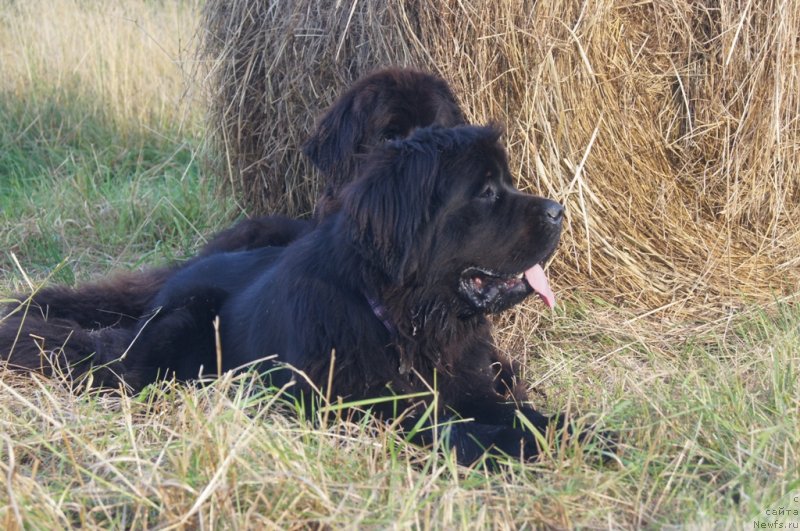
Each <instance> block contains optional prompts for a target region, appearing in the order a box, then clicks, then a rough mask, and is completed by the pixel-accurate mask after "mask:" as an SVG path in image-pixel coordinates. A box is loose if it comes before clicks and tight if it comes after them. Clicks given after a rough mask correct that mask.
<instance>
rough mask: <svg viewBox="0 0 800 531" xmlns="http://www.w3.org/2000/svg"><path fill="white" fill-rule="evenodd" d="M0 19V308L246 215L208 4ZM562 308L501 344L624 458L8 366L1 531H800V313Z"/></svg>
mask: <svg viewBox="0 0 800 531" xmlns="http://www.w3.org/2000/svg"><path fill="white" fill-rule="evenodd" d="M0 7H1V8H2V9H0V65H2V66H0V68H2V71H0V250H2V254H0V272H2V274H1V276H0V298H4V297H7V296H10V295H11V294H14V293H18V292H23V293H24V292H26V291H30V290H31V289H35V287H37V286H39V285H41V284H42V283H44V282H65V283H70V284H71V283H75V282H80V281H82V280H86V279H90V278H96V277H97V276H100V275H104V274H107V273H109V272H111V271H114V270H118V269H132V268H138V267H145V266H148V265H154V264H161V263H164V262H167V261H174V260H180V259H183V258H185V257H187V256H189V255H191V254H192V252H193V251H194V250H195V249H196V248H197V247H198V246H199V245H200V244H201V243H202V242H203V241H204V238H205V237H207V236H208V235H210V234H212V233H213V232H214V231H216V230H219V229H221V228H224V227H226V226H228V225H229V224H230V223H231V221H232V220H233V219H235V217H236V216H237V215H238V214H239V208H238V207H237V204H236V202H235V200H234V199H233V198H231V197H230V196H229V195H228V194H225V193H224V192H221V191H220V189H219V187H218V182H219V177H218V176H216V175H210V174H208V173H206V171H207V170H204V168H205V167H206V166H205V165H204V164H203V163H202V162H203V160H204V158H205V157H207V156H211V155H210V153H209V152H208V151H207V150H206V148H205V147H204V146H205V142H204V140H205V139H204V127H203V122H202V116H203V105H202V102H201V100H200V99H199V98H196V97H194V96H193V94H194V92H195V91H194V89H193V86H192V84H191V83H187V82H186V79H188V78H189V76H188V74H189V73H190V72H193V65H192V63H191V60H192V54H191V43H192V32H193V28H194V23H195V20H196V17H197V6H196V5H194V4H193V3H191V2H183V3H180V2H166V3H161V2H149V1H145V0H124V1H122V2H115V3H108V4H107V5H106V4H103V3H92V2H83V1H80V0H48V1H44V0H35V1H29V2H24V3H23V2H12V1H9V0H0ZM556 267H557V266H556ZM554 288H555V290H556V294H557V296H558V297H559V298H560V301H561V304H560V306H559V307H558V309H557V310H556V311H554V312H552V313H549V312H545V311H544V310H543V308H542V307H541V305H539V304H536V303H535V302H528V303H525V304H524V305H523V307H522V308H521V310H520V311H519V312H518V313H515V314H512V315H510V316H507V317H504V318H503V319H502V320H501V321H500V322H499V323H498V333H497V337H498V341H499V343H500V345H501V346H502V348H504V349H506V350H508V351H509V352H510V353H512V355H513V356H515V357H516V358H517V359H519V360H520V361H521V362H522V363H523V365H524V366H525V368H526V377H527V380H528V382H529V383H530V386H531V388H532V390H533V392H532V396H534V397H536V402H537V405H538V406H539V407H541V408H542V409H543V410H545V411H548V412H555V411H559V410H565V409H568V410H569V411H571V412H572V413H573V415H575V416H576V417H577V418H580V419H583V420H586V421H590V420H591V421H594V422H597V423H598V424H599V425H601V426H603V427H604V428H607V429H610V430H614V431H616V432H618V433H619V434H620V450H619V454H618V456H617V459H615V460H614V461H613V462H611V463H606V464H602V463H600V462H598V461H597V460H596V459H595V458H593V457H592V456H591V455H590V453H588V452H585V451H584V449H583V448H580V447H575V446H573V445H566V446H563V445H558V444H555V445H554V448H553V450H552V452H550V453H548V454H547V455H545V456H544V457H543V459H542V460H541V462H539V463H536V464H534V465H526V466H522V465H519V464H516V463H509V465H508V467H506V468H505V469H504V470H503V471H502V472H500V473H489V472H486V471H485V470H484V469H483V468H482V467H481V466H476V467H475V468H474V469H467V468H463V467H458V466H456V465H455V464H454V461H453V459H452V458H451V457H450V456H447V455H442V454H440V453H436V452H430V451H427V450H420V449H418V448H415V447H413V446H409V445H406V444H405V443H404V442H403V440H402V436H400V435H399V434H397V433H396V432H394V431H392V430H391V429H388V428H386V427H384V426H380V425H378V424H375V423H369V422H364V423H362V424H359V425H354V424H348V423H344V422H336V421H334V420H332V419H329V421H328V422H327V423H326V424H324V425H322V426H319V425H311V424H310V423H307V422H304V421H301V420H298V418H297V416H296V415H294V414H293V412H292V410H291V409H292V408H291V406H290V405H287V404H286V402H284V401H283V400H282V399H281V397H280V394H279V393H276V392H273V391H269V392H265V391H263V390H260V389H259V387H258V382H257V379H256V378H255V377H254V376H252V375H239V376H235V377H234V376H227V377H226V378H223V379H222V380H220V381H217V382H214V383H213V384H211V385H208V386H205V387H190V386H184V385H170V384H164V385H161V386H157V387H153V388H151V389H149V390H148V391H147V392H145V393H144V394H142V395H139V396H135V397H123V398H119V397H109V396H102V395H91V394H81V395H75V394H72V393H70V392H69V391H68V390H67V389H66V388H65V387H64V386H63V385H60V384H59V383H58V382H53V381H47V380H44V379H41V378H37V377H31V376H30V375H19V374H13V373H9V372H0V477H2V486H0V526H2V527H3V528H5V529H15V528H27V529H57V528H65V527H70V526H76V527H77V526H81V527H86V528H90V529H92V528H97V529H106V528H132V529H141V528H151V527H165V528H193V529H211V528H238V529H259V528H280V529H284V528H300V527H316V526H332V527H335V528H339V527H342V528H356V527H364V526H368V527H400V528H405V527H421V528H428V527H435V528H447V529H452V528H461V527H463V528H486V527H500V528H518V527H525V526H527V527H540V526H542V527H545V526H549V527H556V528H562V527H572V526H575V527H600V528H606V527H612V528H638V527H642V526H647V527H661V526H665V525H681V524H689V525H691V526H693V527H694V526H696V527H702V528H712V527H713V528H733V527H742V526H744V527H748V528H753V526H754V524H758V523H762V522H763V523H767V522H770V523H774V522H778V523H781V524H783V525H784V528H791V527H790V526H791V525H796V524H792V523H793V522H798V521H800V470H799V469H800V456H799V455H798V454H799V453H800V422H799V420H800V378H799V377H798V374H800V305H798V296H797V295H795V296H789V297H785V296H784V297H782V298H777V297H776V299H775V300H774V301H773V302H772V303H771V304H759V305H755V304H750V303H748V301H746V300H743V301H741V302H740V303H739V304H736V305H730V306H729V307H725V308H722V307H714V308H713V311H709V313H708V315H713V318H709V319H704V318H702V315H701V314H698V315H696V316H695V317H692V318H686V317H683V318H680V319H679V318H677V317H671V318H670V317H669V316H667V314H665V313H660V312H654V313H652V314H649V315H648V312H645V311H640V312H635V311H633V310H630V309H621V308H619V307H617V306H615V305H613V304H611V303H608V302H605V301H602V300H599V299H597V298H596V297H593V296H592V295H590V294H588V293H582V292H568V291H565V290H559V287H558V286H554ZM798 295H800V293H798ZM703 304H708V302H703ZM792 511H795V512H792Z"/></svg>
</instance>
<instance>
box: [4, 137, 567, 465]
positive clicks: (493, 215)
mask: <svg viewBox="0 0 800 531" xmlns="http://www.w3.org/2000/svg"><path fill="white" fill-rule="evenodd" d="M498 137H499V133H498V131H497V130H495V129H494V128H491V127H473V126H461V127H456V128H450V129H444V128H427V129H422V130H419V131H417V132H416V133H414V134H412V135H411V137H409V138H408V139H407V140H401V141H395V142H391V143H388V144H386V145H384V146H383V147H379V148H377V149H375V150H374V151H373V152H372V153H371V154H370V155H369V156H368V157H367V159H366V161H365V164H364V167H363V168H362V172H361V173H362V176H361V177H360V178H359V179H358V180H356V181H355V182H354V183H352V184H351V185H349V186H348V187H346V188H345V189H344V190H343V192H342V194H341V208H340V209H339V210H338V211H337V212H336V213H334V214H332V215H330V216H327V217H326V218H325V219H324V220H322V221H321V223H320V224H319V226H318V227H317V228H315V229H314V230H313V231H311V232H310V233H309V234H307V235H305V236H304V237H302V238H301V239H299V240H298V241H296V242H294V243H292V244H291V245H290V246H288V247H287V248H285V249H278V248H266V249H259V250H255V251H249V252H240V253H227V254H218V255H214V256H210V257H207V258H204V259H201V260H199V261H197V262H195V263H193V264H191V265H190V266H188V267H186V268H184V269H182V270H181V271H179V272H177V273H176V274H174V275H173V276H171V277H170V278H169V279H168V281H167V282H166V284H165V285H164V287H163V289H162V290H161V291H160V292H159V294H158V295H157V297H156V299H155V302H154V307H153V308H152V314H151V315H150V316H148V317H147V318H146V319H143V320H142V321H141V322H140V324H139V328H138V330H137V331H136V333H135V334H134V335H135V336H136V339H135V340H133V335H132V336H131V337H130V339H132V341H133V342H132V344H131V345H130V346H127V347H126V346H125V345H123V343H124V341H122V339H121V336H120V335H119V332H120V331H119V330H107V331H105V334H104V333H102V332H101V333H99V334H97V335H96V337H94V338H88V337H84V338H81V340H82V341H84V343H83V344H81V345H79V348H78V349H77V350H76V349H75V348H74V347H73V346H72V345H74V343H72V342H71V341H66V347H65V350H64V351H63V354H62V355H61V356H60V357H59V359H57V360H55V361H56V362H57V363H61V364H62V365H67V366H70V367H72V368H76V370H78V371H79V372H80V371H85V370H86V368H88V366H89V365H95V366H102V367H103V368H102V371H101V374H100V375H99V378H98V380H97V381H99V382H101V383H105V384H108V383H113V381H115V378H116V377H121V378H122V379H123V380H125V381H126V383H128V384H129V385H131V386H133V387H134V388H135V389H138V388H141V387H142V386H143V385H146V384H148V383H150V382H152V381H154V380H156V379H157V378H159V377H172V376H174V377H177V378H179V379H191V378H195V377H196V376H197V374H198V372H200V368H201V366H202V367H203V372H204V373H205V374H208V373H213V372H215V370H216V366H217V364H216V361H215V357H216V351H215V331H214V328H213V326H212V321H213V319H214V318H215V317H217V316H218V317H219V322H220V338H221V350H222V370H234V369H237V368H239V367H242V366H246V365H249V364H252V363H254V362H258V360H262V359H265V358H266V357H268V356H271V355H275V356H277V359H276V360H275V361H263V362H261V365H260V368H261V369H274V368H275V367H280V366H281V365H276V361H277V362H278V363H280V364H288V365H289V366H291V367H292V369H291V370H290V369H278V370H272V372H271V377H272V379H273V383H275V384H276V385H281V384H284V383H286V382H288V381H289V380H290V379H292V378H295V379H296V385H295V386H294V389H295V392H296V393H298V394H313V393H312V388H314V387H316V388H317V389H320V390H321V391H322V393H323V395H325V396H332V397H342V398H343V399H344V400H347V401H349V400H361V399H374V398H380V397H387V396H391V395H409V394H416V395H418V394H419V393H422V392H425V391H427V390H429V389H431V388H432V387H433V386H434V385H436V388H437V390H438V400H437V402H436V407H437V408H438V415H439V418H445V419H447V418H462V419H469V420H468V421H467V422H464V423H458V424H455V425H453V427H452V428H451V431H450V433H449V442H450V444H451V445H452V447H454V448H455V449H456V452H457V456H458V459H459V461H461V462H463V463H470V462H473V461H474V460H475V459H477V458H478V457H479V456H480V455H481V454H482V453H483V450H484V449H485V448H492V449H494V450H493V451H497V450H499V451H502V452H504V453H507V454H510V455H514V456H518V455H524V456H526V457H533V456H535V455H536V454H537V444H536V439H535V437H534V435H533V434H532V433H530V432H528V431H526V430H524V429H521V428H520V427H517V426H516V424H515V422H516V421H517V416H518V415H522V416H524V417H525V418H526V419H527V421H529V423H530V424H531V425H532V426H533V427H534V428H535V429H536V430H539V431H544V430H545V429H546V428H547V426H548V423H550V421H551V419H548V418H547V417H545V416H543V415H541V414H539V413H538V412H536V411H535V410H534V409H533V408H531V407H530V406H528V405H526V404H523V403H521V402H522V401H524V399H525V392H524V391H523V390H522V389H521V388H520V387H519V386H518V385H517V384H516V371H515V369H514V368H513V367H512V365H511V363H510V361H509V360H507V359H506V358H505V357H504V356H503V355H502V354H501V353H500V352H498V351H497V349H496V348H495V347H494V346H493V341H492V337H491V325H490V322H489V321H488V319H487V317H486V316H487V314H490V313H496V312H500V311H503V310H505V309H508V308H510V307H511V306H513V305H514V304H516V303H518V302H520V301H521V300H523V299H524V298H525V297H527V296H528V295H529V294H530V293H533V292H537V293H538V294H539V295H540V296H541V297H542V298H543V299H544V300H545V302H546V303H547V304H548V305H552V304H553V296H552V292H551V291H550V289H549V287H548V285H547V280H546V278H545V276H544V273H543V270H542V264H543V263H544V262H545V261H546V260H547V259H548V257H549V256H551V254H552V253H553V252H554V250H555V248H556V245H557V243H558V239H559V234H560V230H561V219H562V212H563V211H562V208H561V206H560V205H558V204H557V203H555V202H553V201H550V200H547V199H543V198H539V197H534V196H529V195H526V194H522V193H520V192H519V191H517V190H516V189H514V187H513V185H512V179H511V176H510V174H509V170H508V165H507V162H506V157H505V152H504V150H503V148H502V147H501V145H500V144H499V143H498ZM47 332H49V333H55V331H54V330H48V331H47ZM42 335H44V334H42ZM60 337H62V338H65V336H64V334H63V332H62V334H61V336H60ZM88 341H92V343H91V347H90V348H87V347H88V346H89V345H88V343H87V342H88ZM81 348H83V349H84V350H83V351H81ZM92 352H97V353H96V354H95V355H94V356H92V355H91V353H92ZM121 352H125V354H124V356H123V355H121ZM333 352H335V363H334V365H333V366H331V363H332V359H334V358H333V357H332V353H333ZM78 360H85V361H83V365H82V366H78V365H76V363H75V362H76V361H78ZM13 362H14V363H15V364H18V365H23V366H27V367H32V368H36V367H38V366H39V357H38V352H33V351H31V350H30V349H28V350H25V351H16V352H15V353H14V357H13ZM295 371H300V372H302V374H303V375H304V376H303V377H302V378H301V377H296V374H297V373H296V372H295ZM331 371H332V372H331ZM331 374H332V377H331V378H330V383H331V386H330V387H328V381H329V377H330V375H331ZM312 384H313V385H312ZM430 405H431V400H430V399H420V401H419V402H414V401H407V402H405V403H402V404H401V405H400V407H399V408H398V406H397V404H393V405H391V406H386V407H380V406H376V407H374V408H373V409H374V411H375V412H376V413H378V414H380V415H381V416H382V417H384V418H393V417H394V416H395V415H396V414H397V411H398V409H399V410H400V411H402V410H404V409H406V408H409V409H410V414H409V415H410V416H409V417H406V419H405V421H404V425H406V426H410V425H413V424H415V423H416V422H417V419H418V418H419V416H420V415H421V411H422V410H423V409H424V408H427V407H429V406H430ZM554 422H555V423H556V424H557V425H560V424H561V423H562V421H561V419H560V418H557V419H555V421H554ZM420 440H421V441H422V442H426V441H427V439H425V437H424V436H421V438H420Z"/></svg>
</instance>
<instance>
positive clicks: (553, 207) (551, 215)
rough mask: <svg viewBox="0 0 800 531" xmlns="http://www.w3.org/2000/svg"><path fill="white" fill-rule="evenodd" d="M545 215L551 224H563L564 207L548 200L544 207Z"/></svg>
mask: <svg viewBox="0 0 800 531" xmlns="http://www.w3.org/2000/svg"><path fill="white" fill-rule="evenodd" d="M544 215H545V217H546V218H547V221H549V222H550V223H561V219H562V218H563V217H564V207H562V206H561V205H559V204H558V203H556V202H555V201H550V200H549V199H548V200H547V204H546V205H545V206H544Z"/></svg>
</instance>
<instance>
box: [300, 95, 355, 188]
mask: <svg viewBox="0 0 800 531" xmlns="http://www.w3.org/2000/svg"><path fill="white" fill-rule="evenodd" d="M356 88H357V87H354V89H351V90H350V91H348V92H346V93H345V94H344V95H342V96H341V97H340V98H339V99H338V100H337V101H336V102H334V104H333V105H332V106H331V107H330V108H329V109H328V111H327V112H326V113H325V114H324V115H323V116H322V118H321V119H320V120H319V122H318V123H317V127H316V128H315V129H314V132H313V133H312V134H311V136H310V137H309V138H308V139H307V140H306V141H305V142H304V143H303V146H302V149H303V153H304V154H305V155H306V156H307V157H308V159H309V160H310V161H311V162H312V163H313V164H314V166H316V168H317V169H318V170H319V171H320V172H322V174H323V176H324V178H325V182H326V186H327V188H326V190H325V193H326V194H328V193H330V194H331V195H332V196H333V195H336V194H337V193H338V191H339V189H340V188H341V187H342V186H343V185H344V184H345V183H347V182H349V181H350V180H351V179H353V178H354V177H355V172H356V167H357V161H356V157H357V156H358V155H359V154H360V153H361V152H362V151H363V150H364V149H363V144H364V143H365V142H368V141H369V138H368V137H369V136H370V134H371V133H370V131H369V128H370V127H371V124H370V123H369V120H370V118H371V117H370V114H369V113H365V112H364V111H363V109H364V108H371V106H370V105H369V104H368V103H369V102H361V101H359V102H356V99H364V98H365V97H367V96H368V95H369V94H367V95H365V94H361V92H359V91H357V90H355V89H356ZM357 103H358V105H357Z"/></svg>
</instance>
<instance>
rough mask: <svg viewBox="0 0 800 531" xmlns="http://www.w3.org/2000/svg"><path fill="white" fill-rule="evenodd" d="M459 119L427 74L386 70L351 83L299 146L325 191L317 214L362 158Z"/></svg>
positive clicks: (443, 87)
mask: <svg viewBox="0 0 800 531" xmlns="http://www.w3.org/2000/svg"><path fill="white" fill-rule="evenodd" d="M462 123H464V116H463V113H462V112H461V109H460V108H459V106H458V104H457V103H456V101H455V98H454V97H453V93H452V91H451V90H450V87H449V86H448V85H447V83H446V82H445V81H444V80H443V79H441V78H439V77H436V76H434V75H432V74H428V73H425V72H419V71H416V70H409V69H387V70H380V71H378V72H375V73H373V74H370V75H368V76H366V77H364V78H362V79H360V80H359V81H357V82H356V83H355V84H354V85H353V86H352V87H351V88H350V89H349V90H348V91H347V92H345V93H344V94H343V95H342V96H341V97H340V98H339V99H338V100H336V102H334V104H333V105H331V107H330V108H329V109H328V111H327V112H326V113H325V114H324V115H323V116H322V118H321V119H320V121H319V123H318V124H317V127H316V129H315V130H314V132H313V133H312V134H311V136H310V137H309V138H308V140H306V142H305V144H304V145H303V152H304V153H305V154H306V156H307V157H308V158H309V160H311V162H313V163H314V165H315V166H316V167H317V169H319V170H320V171H321V172H322V174H323V176H324V178H325V180H326V186H325V190H324V192H323V196H322V198H321V201H320V205H319V207H318V211H319V214H320V215H324V214H325V213H326V205H327V204H328V203H329V202H331V201H334V200H335V199H336V197H337V196H338V193H339V191H340V189H341V188H342V186H343V185H344V184H346V183H348V182H350V181H351V180H352V179H353V178H354V177H355V176H356V175H357V173H358V166H359V164H360V162H361V159H362V156H363V154H364V153H367V152H368V151H369V150H370V149H372V148H373V147H374V146H377V145H379V144H381V143H383V142H384V141H386V140H393V139H398V138H404V137H406V136H408V134H409V133H411V132H412V131H413V130H414V129H416V128H419V127H425V126H429V125H442V126H448V127H449V126H454V125H459V124H462Z"/></svg>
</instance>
